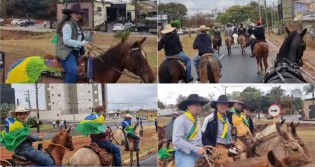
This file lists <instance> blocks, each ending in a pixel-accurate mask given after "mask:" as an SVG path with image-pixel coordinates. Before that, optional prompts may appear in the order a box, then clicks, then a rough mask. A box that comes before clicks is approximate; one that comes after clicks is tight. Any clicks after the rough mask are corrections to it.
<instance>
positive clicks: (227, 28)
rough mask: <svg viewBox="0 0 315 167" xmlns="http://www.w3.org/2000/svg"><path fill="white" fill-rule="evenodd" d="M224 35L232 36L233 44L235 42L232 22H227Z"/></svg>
mask: <svg viewBox="0 0 315 167" xmlns="http://www.w3.org/2000/svg"><path fill="white" fill-rule="evenodd" d="M224 35H225V36H231V37H232V44H233V42H234V40H233V36H232V35H233V29H232V26H231V24H227V25H226V29H225V31H224Z"/></svg>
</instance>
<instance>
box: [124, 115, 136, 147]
mask: <svg viewBox="0 0 315 167" xmlns="http://www.w3.org/2000/svg"><path fill="white" fill-rule="evenodd" d="M131 120H132V116H131V115H130V114H126V115H125V119H124V120H123V121H122V122H121V124H120V125H121V127H122V129H124V130H126V131H127V136H129V137H132V138H133V139H134V140H135V141H136V145H135V150H136V151H139V150H140V149H139V144H140V137H138V136H137V135H136V134H135V130H134V128H133V127H132V125H131ZM126 143H128V142H126ZM128 147H129V146H128ZM127 150H129V148H128V149H127Z"/></svg>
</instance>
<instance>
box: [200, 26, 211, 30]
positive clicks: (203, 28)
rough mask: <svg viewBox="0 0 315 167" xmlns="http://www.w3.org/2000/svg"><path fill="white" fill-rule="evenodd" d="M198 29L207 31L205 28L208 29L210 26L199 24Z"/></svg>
mask: <svg viewBox="0 0 315 167" xmlns="http://www.w3.org/2000/svg"><path fill="white" fill-rule="evenodd" d="M198 30H199V31H207V30H210V27H206V26H205V25H201V26H200V27H199V29H198Z"/></svg>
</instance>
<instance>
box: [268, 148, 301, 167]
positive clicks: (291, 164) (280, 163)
mask: <svg viewBox="0 0 315 167" xmlns="http://www.w3.org/2000/svg"><path fill="white" fill-rule="evenodd" d="M303 157H304V155H303V153H299V154H294V155H291V156H288V157H285V158H282V159H280V158H278V157H277V156H275V154H274V152H273V151H269V152H268V155H267V158H268V161H269V163H270V164H271V165H273V166H274V167H298V166H304V164H302V163H301V164H297V163H299V162H301V161H302V159H303Z"/></svg>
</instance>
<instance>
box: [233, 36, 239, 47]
mask: <svg viewBox="0 0 315 167" xmlns="http://www.w3.org/2000/svg"><path fill="white" fill-rule="evenodd" d="M232 36H233V41H234V48H236V45H237V39H238V35H237V34H236V33H234V34H233V35H232Z"/></svg>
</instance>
